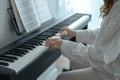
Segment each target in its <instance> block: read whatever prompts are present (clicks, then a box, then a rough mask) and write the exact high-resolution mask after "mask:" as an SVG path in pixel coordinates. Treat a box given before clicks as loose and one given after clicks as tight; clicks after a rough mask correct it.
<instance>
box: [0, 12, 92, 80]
mask: <svg viewBox="0 0 120 80" xmlns="http://www.w3.org/2000/svg"><path fill="white" fill-rule="evenodd" d="M90 17H91V16H90V15H88V14H79V13H75V14H73V15H69V16H67V17H65V18H62V19H60V20H59V21H56V22H55V23H54V24H52V25H51V24H48V25H44V26H49V27H48V28H46V29H43V31H41V30H37V31H35V32H33V33H31V34H29V35H26V36H23V37H22V38H21V39H19V40H17V41H15V42H13V43H11V44H9V45H7V46H5V47H3V48H1V49H0V80H36V79H37V77H38V76H39V75H41V74H42V73H43V72H44V71H45V70H46V69H47V68H48V67H49V66H50V65H51V64H52V63H53V62H54V61H55V60H56V59H57V58H58V57H59V56H60V55H61V53H60V51H59V50H57V49H56V50H55V49H50V48H48V47H45V46H44V45H43V43H44V41H46V40H47V39H49V38H60V37H59V30H60V29H61V28H62V27H64V26H68V27H69V28H72V29H83V28H86V27H87V24H88V22H89V21H90Z"/></svg>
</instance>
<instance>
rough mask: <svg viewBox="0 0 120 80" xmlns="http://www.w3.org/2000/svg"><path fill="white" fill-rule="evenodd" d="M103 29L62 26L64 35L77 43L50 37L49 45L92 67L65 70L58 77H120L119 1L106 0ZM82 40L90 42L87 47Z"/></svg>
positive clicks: (80, 79)
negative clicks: (76, 28) (80, 28)
mask: <svg viewBox="0 0 120 80" xmlns="http://www.w3.org/2000/svg"><path fill="white" fill-rule="evenodd" d="M101 13H102V17H103V18H104V19H103V22H102V24H101V29H96V30H79V31H73V30H70V29H68V28H66V27H64V28H62V29H61V33H63V32H67V34H61V37H66V36H67V37H68V36H69V37H73V36H75V37H76V40H77V42H71V41H67V40H61V39H49V40H47V41H46V43H45V44H46V46H48V47H51V48H56V49H60V50H61V53H62V54H63V55H64V56H66V57H68V58H69V59H70V60H73V61H76V62H78V63H83V64H86V65H88V66H90V68H86V69H81V70H76V71H74V70H73V71H68V72H64V73H62V74H61V75H59V76H58V78H57V80H120V54H119V53H120V0H104V5H103V7H102V8H101ZM82 43H85V44H87V45H86V46H85V45H83V44H82Z"/></svg>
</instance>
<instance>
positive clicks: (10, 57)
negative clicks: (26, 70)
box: [2, 54, 18, 60]
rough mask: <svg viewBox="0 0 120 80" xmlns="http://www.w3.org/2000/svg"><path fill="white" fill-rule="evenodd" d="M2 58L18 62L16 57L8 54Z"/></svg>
mask: <svg viewBox="0 0 120 80" xmlns="http://www.w3.org/2000/svg"><path fill="white" fill-rule="evenodd" d="M2 57H4V58H9V59H13V60H18V58H17V57H15V56H10V55H7V54H4V55H2Z"/></svg>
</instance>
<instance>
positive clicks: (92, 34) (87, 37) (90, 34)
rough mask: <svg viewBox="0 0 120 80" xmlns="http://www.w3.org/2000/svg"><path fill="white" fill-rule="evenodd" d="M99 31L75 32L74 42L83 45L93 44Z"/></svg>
mask: <svg viewBox="0 0 120 80" xmlns="http://www.w3.org/2000/svg"><path fill="white" fill-rule="evenodd" d="M99 30H100V29H94V30H77V31H76V41H77V42H80V43H85V44H93V42H94V40H95V39H96V36H97V35H98V33H99Z"/></svg>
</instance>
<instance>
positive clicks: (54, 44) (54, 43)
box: [45, 39, 62, 49]
mask: <svg viewBox="0 0 120 80" xmlns="http://www.w3.org/2000/svg"><path fill="white" fill-rule="evenodd" d="M61 44H62V40H61V39H48V40H47V41H46V42H45V46H47V47H50V48H53V49H60V46H61Z"/></svg>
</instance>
